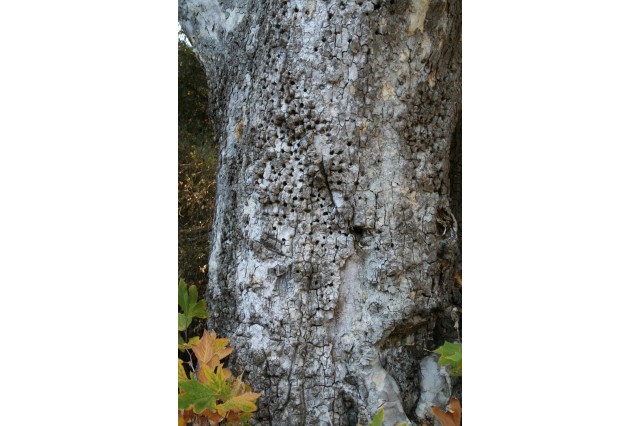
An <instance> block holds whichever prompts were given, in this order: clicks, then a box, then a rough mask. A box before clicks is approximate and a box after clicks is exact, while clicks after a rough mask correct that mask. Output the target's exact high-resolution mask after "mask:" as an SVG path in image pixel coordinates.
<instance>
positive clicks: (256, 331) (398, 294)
mask: <svg viewBox="0 0 640 426" xmlns="http://www.w3.org/2000/svg"><path fill="white" fill-rule="evenodd" d="M179 19H180V22H181V24H182V28H183V29H184V31H185V32H186V34H187V35H188V37H189V38H190V40H191V42H192V44H193V45H194V47H195V48H196V50H197V53H198V55H199V58H200V60H201V61H202V63H203V65H204V68H205V70H206V73H207V79H208V84H209V86H210V89H211V98H210V102H211V111H212V115H213V122H214V123H215V124H214V125H215V130H216V135H218V143H219V145H220V165H219V172H218V192H217V201H216V209H217V211H216V216H215V226H214V232H213V235H212V254H211V259H210V264H209V271H210V281H209V287H208V295H207V298H208V302H209V307H210V309H211V311H212V318H211V320H210V323H209V325H210V326H211V327H212V328H214V329H215V330H216V331H217V332H218V334H220V335H224V336H226V337H229V338H231V339H232V342H233V343H234V345H235V347H236V350H235V351H234V355H233V356H232V357H231V358H230V361H229V365H231V366H232V367H233V368H234V370H236V371H237V373H240V372H242V371H244V377H245V379H246V381H247V382H248V383H251V384H252V386H253V387H254V389H255V390H257V391H259V392H262V394H263V396H262V397H261V398H260V400H259V409H258V412H257V413H256V416H255V418H256V421H257V422H258V423H259V424H274V425H279V424H290V425H303V424H313V425H355V424H356V423H357V422H358V421H359V422H361V423H363V424H364V423H367V422H368V421H370V419H371V416H372V415H373V414H374V413H375V412H376V411H377V410H378V409H379V407H380V406H383V407H384V408H385V414H386V415H385V424H395V422H399V421H406V420H411V421H414V422H417V421H418V420H419V419H418V418H417V417H416V414H415V408H416V404H417V401H418V399H419V397H420V361H421V360H422V359H423V358H424V357H425V356H426V355H427V354H428V352H427V350H430V349H434V348H435V347H436V346H438V345H439V344H441V343H442V342H443V341H444V339H445V338H446V339H448V340H453V339H455V338H457V332H456V331H455V330H454V328H453V324H454V321H453V320H452V315H453V313H454V311H453V307H454V306H455V305H456V304H458V303H459V301H460V294H459V293H458V291H459V290H457V289H456V287H455V286H454V285H453V276H454V274H455V273H456V272H458V268H459V267H460V266H459V265H460V261H459V248H458V245H459V243H458V229H457V226H456V222H457V223H461V218H460V217H458V210H459V206H460V203H459V201H456V202H452V200H451V194H452V193H456V194H457V193H458V192H459V190H458V189H452V185H454V186H455V185H456V184H459V179H458V180H456V179H457V178H456V177H452V176H451V175H450V170H451V169H454V170H456V173H457V170H458V166H459V163H456V161H458V160H456V159H455V158H453V157H456V156H453V157H452V155H451V150H452V148H451V147H452V140H453V139H455V138H454V134H456V131H455V129H456V124H457V122H458V121H459V111H460V93H461V79H460V77H461V43H460V28H461V11H460V1H459V0H454V1H444V0H431V1H428V0H396V1H381V0H380V1H378V0H375V1H364V0H362V1H359V0H358V1H339V0H308V1H302V0H298V1H283V0H278V1H274V0H260V1H258V0H208V1H205V0H180V1H179ZM456 146H457V145H456ZM456 158H459V156H457V157H456ZM456 176H457V175H456ZM452 209H453V212H454V214H455V218H453V217H454V216H453V215H451V212H452ZM452 218H453V219H452Z"/></svg>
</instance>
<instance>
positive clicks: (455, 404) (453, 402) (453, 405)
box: [431, 396, 462, 426]
mask: <svg viewBox="0 0 640 426" xmlns="http://www.w3.org/2000/svg"><path fill="white" fill-rule="evenodd" d="M431 411H433V414H435V415H436V417H437V418H438V420H440V423H441V424H442V426H460V421H461V419H462V404H460V400H459V399H458V398H456V397H455V396H452V397H451V399H450V400H449V404H448V405H447V411H446V412H445V411H442V409H440V407H437V406H435V405H434V406H433V407H431Z"/></svg>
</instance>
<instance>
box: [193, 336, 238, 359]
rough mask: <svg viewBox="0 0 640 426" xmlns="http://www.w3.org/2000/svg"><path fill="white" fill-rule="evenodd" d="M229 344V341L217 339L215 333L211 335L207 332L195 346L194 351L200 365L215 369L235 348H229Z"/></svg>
mask: <svg viewBox="0 0 640 426" xmlns="http://www.w3.org/2000/svg"><path fill="white" fill-rule="evenodd" d="M228 344H229V339H217V338H216V333H215V332H214V331H212V332H211V333H210V332H209V331H207V330H205V331H204V333H203V334H202V338H201V339H200V341H199V342H198V343H197V344H195V345H193V347H192V349H193V353H194V354H195V356H196V357H197V358H198V361H199V362H200V364H206V365H208V366H209V367H211V368H215V367H216V366H217V365H219V364H220V360H221V359H222V358H224V357H226V356H227V355H229V354H230V353H231V352H232V351H233V347H227V345H228Z"/></svg>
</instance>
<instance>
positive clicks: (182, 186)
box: [178, 37, 218, 294]
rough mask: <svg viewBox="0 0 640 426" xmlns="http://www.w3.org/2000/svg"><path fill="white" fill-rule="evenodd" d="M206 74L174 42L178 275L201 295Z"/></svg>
mask: <svg viewBox="0 0 640 426" xmlns="http://www.w3.org/2000/svg"><path fill="white" fill-rule="evenodd" d="M207 105H208V88H207V79H206V75H205V72H204V68H203V67H202V65H201V64H200V62H199V61H198V58H197V57H196V54H195V53H194V51H193V49H192V48H191V47H190V46H189V45H188V42H185V39H184V37H182V38H181V37H179V38H178V274H179V275H180V277H182V278H184V279H185V280H186V281H187V282H188V283H189V284H195V285H196V286H198V290H199V292H200V294H203V290H204V286H205V284H206V282H207V264H208V261H209V240H210V234H211V226H212V222H213V214H214V211H213V209H214V204H215V190H216V173H217V164H218V147H217V146H216V145H215V139H214V134H213V129H212V126H211V121H210V118H209V114H208V113H207Z"/></svg>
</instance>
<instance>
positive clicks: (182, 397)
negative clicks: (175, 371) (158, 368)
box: [178, 365, 232, 414]
mask: <svg viewBox="0 0 640 426" xmlns="http://www.w3.org/2000/svg"><path fill="white" fill-rule="evenodd" d="M197 376H198V380H195V379H193V378H192V379H191V380H186V381H181V382H178V388H179V389H180V390H182V391H183V393H181V394H179V395H178V408H181V409H187V408H191V407H192V406H193V410H194V411H195V413H196V414H200V413H202V411H203V410H204V409H206V408H208V409H209V410H211V411H216V403H217V401H219V400H222V401H226V400H227V399H229V398H230V397H231V396H232V390H231V386H230V384H229V383H228V382H227V378H226V375H225V373H224V372H223V371H222V367H221V366H218V367H216V369H215V370H212V369H211V368H209V366H207V365H201V366H200V368H199V369H198V374H197Z"/></svg>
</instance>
